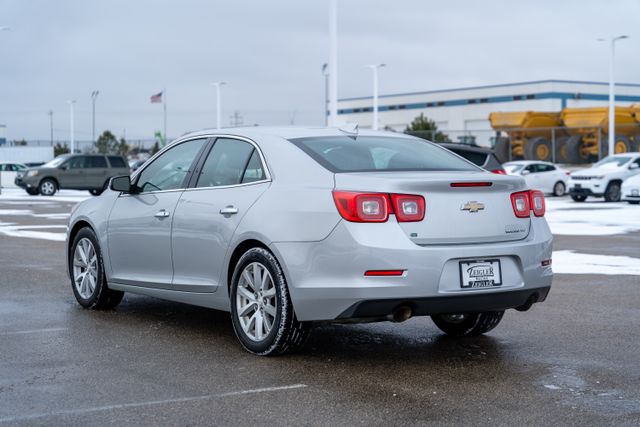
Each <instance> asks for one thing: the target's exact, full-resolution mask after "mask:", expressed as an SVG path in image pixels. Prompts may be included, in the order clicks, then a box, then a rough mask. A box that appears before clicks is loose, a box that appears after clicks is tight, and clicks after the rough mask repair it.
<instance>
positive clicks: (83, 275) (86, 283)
mask: <svg viewBox="0 0 640 427" xmlns="http://www.w3.org/2000/svg"><path fill="white" fill-rule="evenodd" d="M73 283H74V285H75V287H76V290H77V291H78V294H79V295H80V297H82V298H83V299H89V298H91V295H93V292H94V291H95V289H96V285H97V283H98V255H97V254H96V250H95V248H94V247H93V243H91V240H89V239H87V238H86V237H85V238H83V239H81V240H80V241H79V242H78V244H77V245H76V249H75V251H74V252H73Z"/></svg>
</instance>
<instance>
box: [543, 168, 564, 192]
mask: <svg viewBox="0 0 640 427" xmlns="http://www.w3.org/2000/svg"><path fill="white" fill-rule="evenodd" d="M538 177H539V179H538V182H539V184H538V186H539V190H541V191H542V192H544V193H553V186H554V185H555V183H556V182H558V181H560V180H559V179H557V174H556V167H555V166H553V165H547V164H545V163H539V164H538Z"/></svg>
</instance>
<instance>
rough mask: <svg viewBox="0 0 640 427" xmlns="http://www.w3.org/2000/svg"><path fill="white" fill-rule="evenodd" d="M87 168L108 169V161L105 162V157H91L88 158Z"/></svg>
mask: <svg viewBox="0 0 640 427" xmlns="http://www.w3.org/2000/svg"><path fill="white" fill-rule="evenodd" d="M86 163H87V167H90V168H95V169H98V168H102V169H104V168H106V167H107V161H106V160H105V158H104V156H89V157H87V161H86Z"/></svg>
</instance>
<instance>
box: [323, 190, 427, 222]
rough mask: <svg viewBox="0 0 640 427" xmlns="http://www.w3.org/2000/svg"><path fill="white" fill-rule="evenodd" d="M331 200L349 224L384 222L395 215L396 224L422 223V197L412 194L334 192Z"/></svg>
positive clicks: (423, 205)
mask: <svg viewBox="0 0 640 427" xmlns="http://www.w3.org/2000/svg"><path fill="white" fill-rule="evenodd" d="M333 200H334V201H335V203H336V207H337V208H338V212H339V213H340V215H341V216H342V218H344V219H346V220H347V221H351V222H386V221H387V220H388V219H389V214H393V213H395V215H396V219H397V220H398V222H415V221H422V220H423V219H424V214H425V202H424V197H422V196H417V195H412V194H386V193H357V192H352V191H334V192H333Z"/></svg>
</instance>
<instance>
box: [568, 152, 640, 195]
mask: <svg viewBox="0 0 640 427" xmlns="http://www.w3.org/2000/svg"><path fill="white" fill-rule="evenodd" d="M638 174H640V153H625V154H615V155H613V156H608V157H605V158H604V159H602V160H600V161H599V162H598V163H596V164H594V165H593V166H592V167H590V168H588V169H583V170H581V171H578V172H574V173H572V174H571V179H570V180H569V194H571V198H572V199H573V200H575V201H576V202H584V201H585V200H587V197H589V196H594V197H603V196H604V200H605V201H607V202H619V201H620V199H621V197H622V192H621V187H622V182H623V181H624V180H626V179H627V178H630V177H632V176H634V175H638Z"/></svg>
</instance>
